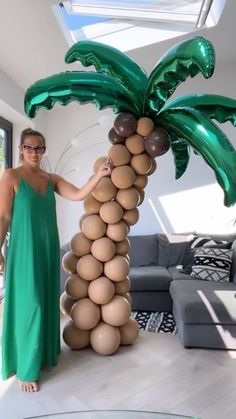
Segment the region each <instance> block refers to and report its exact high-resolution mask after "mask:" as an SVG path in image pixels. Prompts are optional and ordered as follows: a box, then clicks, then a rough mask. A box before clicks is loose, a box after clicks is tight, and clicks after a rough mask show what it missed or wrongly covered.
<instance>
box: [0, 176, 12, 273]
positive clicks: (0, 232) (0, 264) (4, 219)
mask: <svg viewBox="0 0 236 419" xmlns="http://www.w3.org/2000/svg"><path fill="white" fill-rule="evenodd" d="M14 194H15V191H14V177H13V174H12V169H9V170H6V171H5V172H4V173H3V175H2V176H1V178H0V272H2V271H3V269H4V258H3V255H2V246H3V243H4V240H5V238H6V234H7V231H8V227H9V224H10V221H11V212H12V202H13V198H14Z"/></svg>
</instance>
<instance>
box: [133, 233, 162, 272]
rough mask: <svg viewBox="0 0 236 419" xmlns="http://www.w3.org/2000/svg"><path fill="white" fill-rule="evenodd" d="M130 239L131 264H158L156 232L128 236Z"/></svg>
mask: <svg viewBox="0 0 236 419" xmlns="http://www.w3.org/2000/svg"><path fill="white" fill-rule="evenodd" d="M128 239H129V241H130V245H131V246H130V251H129V257H130V266H155V265H158V246H157V239H156V234H148V235H139V236H128Z"/></svg>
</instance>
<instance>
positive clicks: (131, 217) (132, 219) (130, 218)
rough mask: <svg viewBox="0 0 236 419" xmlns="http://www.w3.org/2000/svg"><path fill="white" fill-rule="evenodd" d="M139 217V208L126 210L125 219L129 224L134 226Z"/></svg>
mask: <svg viewBox="0 0 236 419" xmlns="http://www.w3.org/2000/svg"><path fill="white" fill-rule="evenodd" d="M138 204H139V203H138ZM138 219H139V211H138V209H137V208H133V209H131V210H126V211H124V215H123V220H124V221H125V222H126V224H128V225H129V226H132V225H134V224H136V223H137V221H138Z"/></svg>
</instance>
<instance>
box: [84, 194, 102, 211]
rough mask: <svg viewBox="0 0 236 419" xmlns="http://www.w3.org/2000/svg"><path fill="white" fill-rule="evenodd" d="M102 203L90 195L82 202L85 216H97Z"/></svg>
mask: <svg viewBox="0 0 236 419" xmlns="http://www.w3.org/2000/svg"><path fill="white" fill-rule="evenodd" d="M101 205H102V203H101V202H100V201H98V200H97V199H96V198H94V196H93V194H90V195H89V196H88V197H87V198H85V200H84V202H83V206H84V210H85V212H86V214H98V213H99V210H100V207H101Z"/></svg>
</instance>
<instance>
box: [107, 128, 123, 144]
mask: <svg viewBox="0 0 236 419" xmlns="http://www.w3.org/2000/svg"><path fill="white" fill-rule="evenodd" d="M108 138H109V141H110V143H112V144H122V143H124V142H125V137H121V135H119V134H118V133H117V132H116V130H114V128H111V129H110V131H109V132H108Z"/></svg>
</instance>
